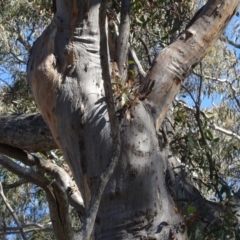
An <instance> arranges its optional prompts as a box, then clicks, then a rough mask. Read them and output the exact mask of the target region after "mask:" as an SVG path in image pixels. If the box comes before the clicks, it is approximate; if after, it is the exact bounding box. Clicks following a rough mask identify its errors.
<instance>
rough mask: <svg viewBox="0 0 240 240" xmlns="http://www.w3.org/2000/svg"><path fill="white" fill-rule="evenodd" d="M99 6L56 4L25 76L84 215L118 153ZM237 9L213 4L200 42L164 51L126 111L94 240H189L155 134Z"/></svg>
mask: <svg viewBox="0 0 240 240" xmlns="http://www.w3.org/2000/svg"><path fill="white" fill-rule="evenodd" d="M230 2H231V3H230ZM219 3H220V4H222V5H219ZM100 5H101V2H100V1H98V0H92V1H89V2H87V1H77V0H71V1H70V0H69V1H63V0H58V1H57V12H56V14H55V16H54V19H53V21H52V23H51V25H50V26H49V27H48V28H47V29H46V30H45V31H44V32H43V34H42V36H41V37H40V38H39V39H38V40H37V41H36V42H35V43H34V46H33V49H32V51H31V56H30V59H29V63H28V69H27V71H28V80H29V82H30V85H31V89H32V92H33V95H34V97H35V100H36V104H37V106H38V107H39V109H40V111H41V113H42V115H43V117H44V119H45V121H46V123H47V124H48V126H49V128H50V129H51V132H52V134H53V136H54V139H55V141H56V143H57V145H58V146H59V148H60V150H61V151H62V153H63V155H64V157H65V160H66V162H67V163H68V164H69V166H70V168H71V170H72V172H73V176H74V179H75V181H76V183H77V185H78V187H79V189H80V191H81V193H82V195H83V198H84V203H85V207H86V209H87V208H88V206H89V203H90V200H91V196H92V195H93V194H94V192H95V188H96V186H97V184H98V181H99V177H100V175H101V173H102V172H104V170H105V169H106V167H107V166H108V164H109V163H110V161H111V159H112V157H113V148H114V146H113V141H112V136H111V131H110V129H111V127H110V124H109V116H108V112H107V106H106V98H105V93H104V86H103V77H102V76H103V75H104V73H103V72H102V68H101V66H102V62H101V61H103V58H104V57H107V56H108V54H106V55H104V56H103V55H101V54H100V53H101V47H103V46H102V45H101V42H100V38H101V35H100V26H99V18H100V17H99V8H100ZM237 6H238V1H236V0H235V1H230V0H229V1H220V0H219V1H209V5H208V6H207V7H206V8H204V9H205V10H204V11H203V17H204V19H205V21H206V22H207V21H210V22H207V23H204V24H205V25H204V28H203V29H202V32H201V33H200V35H197V34H196V33H195V32H194V31H195V28H194V27H193V28H190V30H189V31H185V33H183V34H182V35H180V37H179V38H178V40H177V42H175V43H173V44H172V45H171V46H170V47H169V48H167V49H166V50H163V51H162V53H160V55H159V57H158V58H157V62H156V63H155V64H154V66H153V68H152V70H151V71H150V72H149V74H148V75H147V77H146V80H145V82H144V83H143V85H142V87H141V89H140V92H139V94H140V96H139V101H137V103H132V104H130V105H129V106H128V108H127V109H125V108H123V109H122V114H121V118H120V120H119V122H120V132H121V140H122V142H121V157H120V159H119V162H118V165H117V167H116V169H115V171H114V173H113V175H112V176H111V178H110V181H109V182H108V184H107V186H106V188H105V191H104V193H103V195H102V199H101V203H100V206H99V210H98V214H97V218H96V222H95V228H94V236H95V239H175V238H176V239H186V227H185V223H184V220H183V218H182V217H181V216H180V214H179V213H178V211H177V209H176V207H175V203H174V201H173V200H172V198H171V196H170V194H169V192H168V190H167V187H166V183H165V168H164V157H163V156H165V154H164V153H163V154H162V153H160V150H159V143H158V137H157V134H156V124H155V121H156V119H157V120H158V121H157V128H158V127H159V126H160V125H161V122H162V119H163V118H164V116H165V114H166V112H167V110H168V108H169V106H170V103H171V101H172V100H173V97H174V96H175V94H176V92H177V91H178V89H179V87H180V84H181V81H182V80H183V78H184V77H185V76H186V75H187V73H188V72H189V69H192V68H193V66H195V65H196V63H198V62H199V61H200V59H202V57H203V56H204V55H205V54H206V52H207V51H208V50H209V49H210V47H211V46H212V44H213V43H214V41H216V39H217V37H218V36H219V34H220V32H221V31H222V30H223V28H224V26H225V25H226V22H228V21H229V19H230V17H231V16H232V15H233V13H234V12H235V11H236V8H237ZM214 7H215V8H214ZM229 8H230V10H226V9H229ZM208 10H209V11H208ZM220 11H225V12H226V15H227V16H224V17H222V15H221V14H220V13H219V12H220ZM216 12H217V13H218V14H217V15H215V14H214V13H216ZM204 14H205V15H204ZM211 14H212V15H211ZM215 18H218V19H217V20H216V19H215ZM206 19H207V20H206ZM211 21H213V22H211ZM217 22H220V23H221V24H217ZM200 23H201V22H200ZM200 23H198V24H200ZM216 24H217V25H216ZM214 26H216V30H214V31H213V30H212V31H210V30H209V29H210V27H212V29H213V27H214ZM190 27H191V26H190ZM208 30H209V35H207V36H205V35H206V33H205V32H204V31H208ZM184 34H185V35H184ZM201 34H202V35H201ZM204 34H205V35H204ZM205 37H206V38H205ZM202 40H204V41H205V42H204V41H202ZM189 41H193V43H192V45H191V44H190V43H189ZM189 44H190V45H189ZM202 44H203V45H202ZM189 46H193V47H190V48H189ZM108 59H109V58H108ZM109 71H110V69H109ZM55 231H57V229H55Z"/></svg>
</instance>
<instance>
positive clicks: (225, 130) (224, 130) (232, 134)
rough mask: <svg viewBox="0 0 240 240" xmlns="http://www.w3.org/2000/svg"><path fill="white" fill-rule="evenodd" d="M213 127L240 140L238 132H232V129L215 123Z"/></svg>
mask: <svg viewBox="0 0 240 240" xmlns="http://www.w3.org/2000/svg"><path fill="white" fill-rule="evenodd" d="M212 127H213V129H214V130H217V131H219V132H221V133H223V134H225V135H227V136H229V137H233V138H236V139H237V140H240V136H239V135H237V134H236V133H234V132H232V131H229V130H227V129H224V128H221V127H218V126H217V125H216V124H213V125H212Z"/></svg>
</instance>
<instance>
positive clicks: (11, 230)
mask: <svg viewBox="0 0 240 240" xmlns="http://www.w3.org/2000/svg"><path fill="white" fill-rule="evenodd" d="M29 227H33V228H30V229H28V228H29ZM22 228H23V231H24V233H30V232H53V228H52V227H51V226H42V225H40V224H37V223H33V224H23V225H22ZM1 233H2V234H8V235H9V234H18V233H19V228H17V227H5V228H0V234H1Z"/></svg>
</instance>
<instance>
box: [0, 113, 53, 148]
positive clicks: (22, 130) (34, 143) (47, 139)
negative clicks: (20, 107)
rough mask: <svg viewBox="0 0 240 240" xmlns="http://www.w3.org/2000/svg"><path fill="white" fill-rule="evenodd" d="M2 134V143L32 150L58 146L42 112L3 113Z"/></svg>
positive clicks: (0, 127) (0, 141)
mask: <svg viewBox="0 0 240 240" xmlns="http://www.w3.org/2000/svg"><path fill="white" fill-rule="evenodd" d="M0 136H1V138H0V143H2V144H6V145H10V146H13V147H16V148H20V149H24V150H27V151H30V152H40V151H49V150H51V149H56V148H57V145H56V144H55V142H54V140H53V137H52V134H51V132H50V130H49V128H48V126H47V125H46V123H45V122H44V120H43V118H42V116H41V115H40V114H9V113H5V114H1V115H0Z"/></svg>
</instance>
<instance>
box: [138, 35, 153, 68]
mask: <svg viewBox="0 0 240 240" xmlns="http://www.w3.org/2000/svg"><path fill="white" fill-rule="evenodd" d="M138 39H139V40H140V42H141V43H142V45H143V47H144V49H145V51H146V54H147V58H148V64H149V66H152V60H151V55H150V53H149V50H148V47H147V44H146V43H145V41H144V40H143V39H142V38H138Z"/></svg>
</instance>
